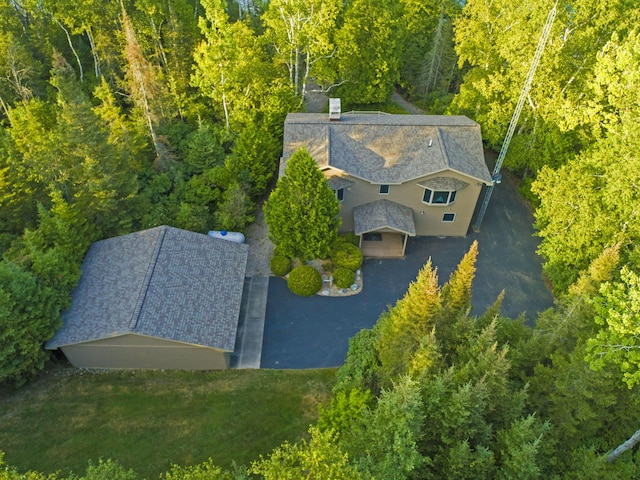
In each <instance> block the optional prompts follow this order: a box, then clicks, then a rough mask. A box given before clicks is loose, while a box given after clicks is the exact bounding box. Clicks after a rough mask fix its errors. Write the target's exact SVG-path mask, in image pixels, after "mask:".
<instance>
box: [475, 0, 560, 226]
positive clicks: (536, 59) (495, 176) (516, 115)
mask: <svg viewBox="0 0 640 480" xmlns="http://www.w3.org/2000/svg"><path fill="white" fill-rule="evenodd" d="M557 6H558V2H557V1H556V3H555V4H554V5H553V8H552V9H551V11H550V12H549V15H547V21H546V23H545V24H544V27H543V29H542V33H541V34H540V40H538V47H537V48H536V53H535V54H534V55H533V60H532V61H531V66H530V67H529V73H527V78H526V80H525V81H524V85H523V86H522V90H521V91H520V98H518V103H517V104H516V109H515V110H514V111H513V116H512V117H511V122H510V123H509V128H508V129H507V135H506V136H505V137H504V142H503V143H502V148H501V149H500V154H499V155H498V160H496V166H495V167H494V168H493V173H492V174H491V179H492V180H493V183H492V185H491V186H489V187H487V192H486V193H485V195H484V200H483V201H482V206H481V207H480V211H479V212H478V217H477V218H476V222H475V223H474V224H473V230H474V231H476V232H478V231H480V224H481V223H482V219H483V218H484V214H485V213H486V212H487V206H489V200H490V199H491V194H492V193H493V189H494V188H495V186H496V184H497V183H500V179H501V178H502V175H501V174H500V169H501V168H502V162H504V157H505V156H506V155H507V150H508V148H509V143H511V137H513V132H515V130H516V126H517V125H518V120H519V119H520V113H521V112H522V107H523V106H524V102H525V100H526V99H527V95H529V90H531V84H532V83H533V77H534V76H535V74H536V70H537V69H538V64H539V63H540V59H541V58H542V53H543V52H544V47H545V45H546V44H547V40H548V39H549V34H550V33H551V27H552V26H553V22H554V20H555V19H556V12H557Z"/></svg>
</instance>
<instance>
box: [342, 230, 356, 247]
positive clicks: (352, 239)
mask: <svg viewBox="0 0 640 480" xmlns="http://www.w3.org/2000/svg"><path fill="white" fill-rule="evenodd" d="M338 242H342V243H350V244H352V245H355V246H356V247H357V246H359V245H360V239H359V238H358V236H357V235H356V234H355V233H353V232H347V233H341V234H340V236H339V237H338Z"/></svg>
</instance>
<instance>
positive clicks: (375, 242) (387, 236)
mask: <svg viewBox="0 0 640 480" xmlns="http://www.w3.org/2000/svg"><path fill="white" fill-rule="evenodd" d="M406 244H407V235H402V234H399V233H382V232H379V233H365V234H364V235H362V236H361V237H360V250H362V255H364V256H365V257H376V258H402V257H404V249H405V246H406Z"/></svg>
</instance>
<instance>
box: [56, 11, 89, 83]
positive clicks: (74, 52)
mask: <svg viewBox="0 0 640 480" xmlns="http://www.w3.org/2000/svg"><path fill="white" fill-rule="evenodd" d="M53 20H54V21H55V22H56V23H57V24H58V26H59V27H60V28H61V29H62V30H64V33H65V35H66V36H67V42H69V48H71V51H72V52H73V56H74V57H76V62H77V63H78V68H79V69H80V83H83V82H84V71H83V70H82V63H81V62H80V57H79V56H78V52H76V49H75V48H73V43H72V42H71V35H69V30H67V29H66V28H65V27H64V25H62V23H60V21H59V20H58V19H57V18H54V19H53Z"/></svg>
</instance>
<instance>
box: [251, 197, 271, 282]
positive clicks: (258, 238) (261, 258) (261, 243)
mask: <svg viewBox="0 0 640 480" xmlns="http://www.w3.org/2000/svg"><path fill="white" fill-rule="evenodd" d="M245 238H246V242H247V244H248V245H249V257H248V258H247V272H246V276H247V277H252V276H254V275H261V276H269V275H271V269H270V267H269V262H270V261H271V255H272V254H273V243H271V241H270V240H269V236H268V229H267V224H266V223H265V221H264V212H263V211H262V204H260V205H258V208H257V211H256V220H255V222H253V223H252V224H251V225H249V226H248V227H247V230H246V232H245Z"/></svg>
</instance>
